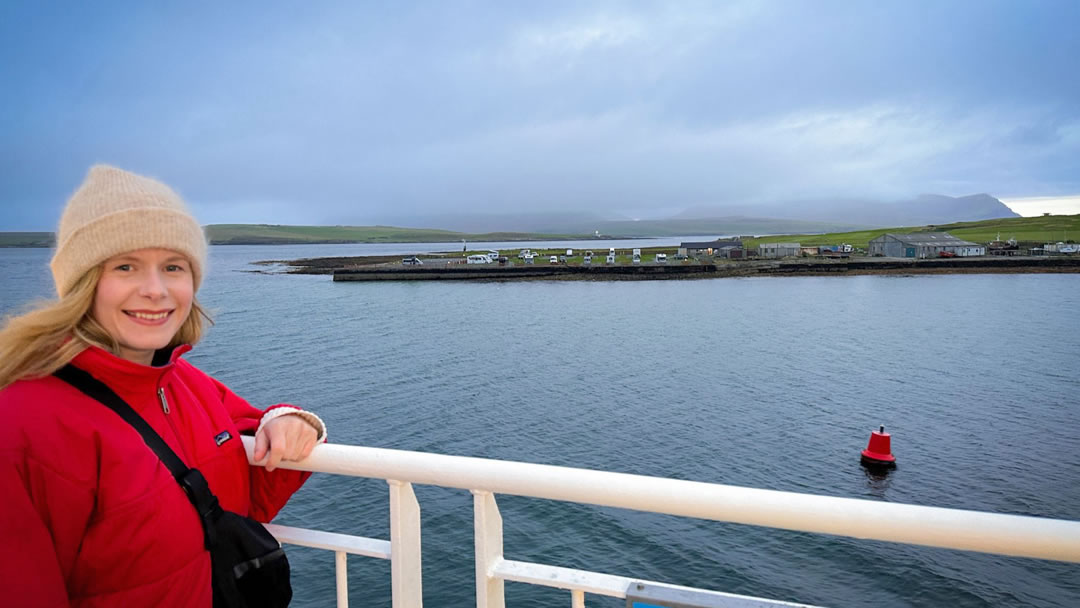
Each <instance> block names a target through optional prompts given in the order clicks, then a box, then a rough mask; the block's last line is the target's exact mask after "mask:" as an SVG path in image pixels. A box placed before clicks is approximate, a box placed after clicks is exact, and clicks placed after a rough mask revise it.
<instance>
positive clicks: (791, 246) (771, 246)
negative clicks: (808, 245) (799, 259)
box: [758, 243, 802, 258]
mask: <svg viewBox="0 0 1080 608" xmlns="http://www.w3.org/2000/svg"><path fill="white" fill-rule="evenodd" d="M800 253H802V247H801V246H800V245H799V244H798V243H761V244H759V245H758V257H762V258H786V257H790V256H797V255H799V254H800Z"/></svg>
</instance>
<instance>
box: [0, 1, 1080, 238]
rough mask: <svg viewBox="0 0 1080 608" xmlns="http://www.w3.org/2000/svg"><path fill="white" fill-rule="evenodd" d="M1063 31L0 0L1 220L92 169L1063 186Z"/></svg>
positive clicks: (551, 12) (903, 13) (1079, 165)
mask: <svg viewBox="0 0 1080 608" xmlns="http://www.w3.org/2000/svg"><path fill="white" fill-rule="evenodd" d="M1078 28H1080V2H1077V1H1075V0H1061V1H1050V0H1038V1H1024V0H1009V1H1004V2H996V1H990V0H972V1H959V0H952V1H944V2H942V1H940V0H933V1H925V2H917V1H910V0H905V1H902V2H901V1H891V2H877V1H872V0H859V1H855V0H853V1H850V2H828V1H822V0H814V1H811V2H798V1H793V0H778V1H775V2H720V1H715V2H702V3H697V2H674V1H664V2H656V3H639V2H626V3H622V2H620V3H606V2H567V3H558V2H431V3H412V2H384V3H369V2H340V3H331V2H281V3H272V2H252V3H249V4H244V3H239V2H208V3H199V2H168V3H165V2H131V3H117V2H108V1H105V0H103V1H100V2H70V3H60V4H58V3H51V2H38V1H26V2H4V3H2V4H0V53H2V60H0V230H51V229H53V228H54V227H55V225H56V222H57V220H58V217H59V213H60V209H61V208H62V206H63V204H64V202H65V200H66V198H67V197H68V196H69V195H70V194H71V192H72V191H73V190H74V189H75V188H76V187H77V186H78V184H79V182H80V181H81V180H82V178H83V176H84V175H85V173H86V170H87V169H88V168H89V166H90V165H92V164H94V163H98V162H105V163H111V164H115V165H118V166H120V167H123V168H127V169H131V170H134V171H137V172H140V173H145V174H149V175H153V176H156V177H158V178H160V179H162V180H163V181H165V182H166V183H168V184H170V185H172V186H173V187H174V188H176V189H177V190H178V191H179V192H181V194H182V195H183V196H184V197H185V198H186V199H187V200H188V202H189V203H190V204H191V206H192V207H193V208H194V209H195V212H196V214H197V215H198V216H199V219H200V221H201V222H203V223H206V224H208V223H223V222H245V223H246V222H266V223H292V224H299V223H302V224H357V225H361V224H370V223H375V222H378V221H386V220H388V219H393V220H401V219H402V218H406V219H407V218H410V217H423V216H424V215H425V214H428V213H436V214H447V213H451V214H452V213H458V212H466V211H467V212H470V213H475V212H483V211H488V210H491V211H515V210H518V211H521V210H541V211H556V210H587V211H596V212H598V213H600V214H601V215H604V216H613V215H622V216H630V217H656V216H662V215H664V214H665V213H668V212H670V213H675V212H678V211H680V210H681V209H683V208H686V207H701V206H709V205H720V204H724V203H742V204H745V203H752V204H756V203H766V202H770V201H777V200H789V199H801V198H821V197H832V196H837V197H875V198H881V199H883V200H892V199H899V198H905V197H908V196H911V195H916V194H919V193H937V194H947V195H952V196H959V195H965V194H973V193H979V192H987V193H990V194H992V195H994V196H997V197H999V198H1003V199H1024V198H1029V197H1050V198H1051V199H1054V198H1058V197H1066V196H1074V197H1075V196H1077V195H1080V78H1078V77H1077V73H1078V70H1080V65H1078V58H1080V35H1078V33H1077V32H1078ZM1073 200H1074V203H1076V205H1077V207H1078V208H1077V209H1076V210H1075V211H1072V212H1074V213H1075V212H1080V199H1075V198H1074V199H1073ZM398 223H405V222H404V221H399V222H398Z"/></svg>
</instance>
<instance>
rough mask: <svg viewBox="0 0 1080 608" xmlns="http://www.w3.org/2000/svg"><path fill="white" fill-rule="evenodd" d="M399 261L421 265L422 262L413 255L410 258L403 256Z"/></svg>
mask: <svg viewBox="0 0 1080 608" xmlns="http://www.w3.org/2000/svg"><path fill="white" fill-rule="evenodd" d="M401 263H402V264H404V265H406V266H422V265H423V264H424V262H423V260H421V259H420V258H418V257H416V256H415V255H414V256H413V257H411V258H405V259H403V260H401Z"/></svg>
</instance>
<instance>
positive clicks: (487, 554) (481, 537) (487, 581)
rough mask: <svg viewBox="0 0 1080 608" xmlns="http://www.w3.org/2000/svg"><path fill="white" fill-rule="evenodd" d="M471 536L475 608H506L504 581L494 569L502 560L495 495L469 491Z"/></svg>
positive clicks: (500, 529) (500, 528)
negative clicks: (470, 499) (472, 535)
mask: <svg viewBox="0 0 1080 608" xmlns="http://www.w3.org/2000/svg"><path fill="white" fill-rule="evenodd" d="M472 494H473V534H474V536H475V542H476V608H506V597H505V594H504V591H503V587H504V586H505V585H504V583H503V580H502V579H501V578H498V577H496V576H495V566H496V565H497V564H499V563H500V562H502V558H503V525H502V515H499V505H498V503H496V502H495V495H494V494H492V493H491V492H485V491H483V490H472Z"/></svg>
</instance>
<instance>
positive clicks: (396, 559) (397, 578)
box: [387, 479, 424, 608]
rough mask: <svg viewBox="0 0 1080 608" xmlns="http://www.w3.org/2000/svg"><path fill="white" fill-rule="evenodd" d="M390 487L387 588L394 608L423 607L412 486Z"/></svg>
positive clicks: (395, 484)
mask: <svg viewBox="0 0 1080 608" xmlns="http://www.w3.org/2000/svg"><path fill="white" fill-rule="evenodd" d="M387 483H389V484H390V587H391V591H392V592H393V601H392V604H391V605H392V606H393V608H421V606H423V605H424V599H423V598H424V594H423V588H422V587H421V579H420V505H419V503H417V502H416V494H413V489H412V484H410V483H406V482H403V481H397V480H394V479H388V480H387Z"/></svg>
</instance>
